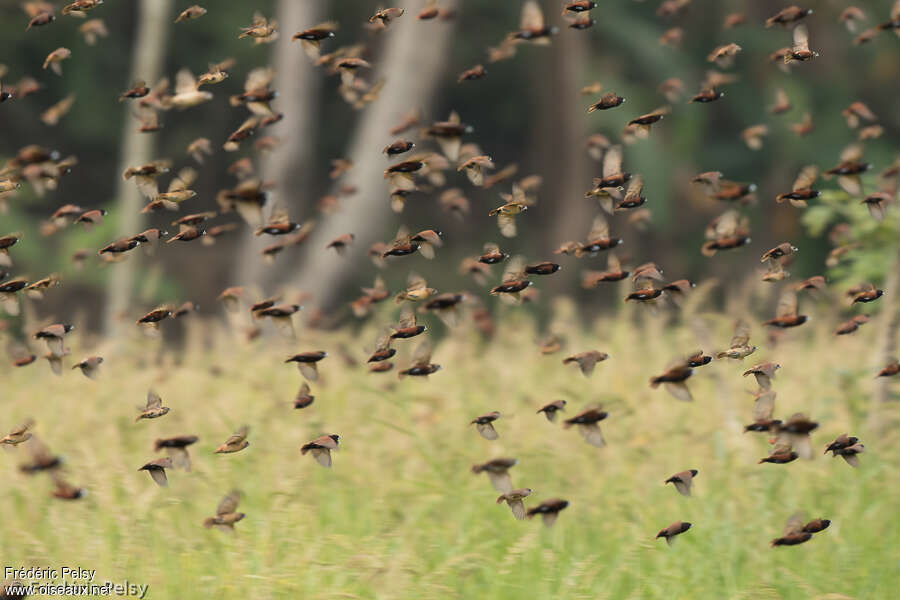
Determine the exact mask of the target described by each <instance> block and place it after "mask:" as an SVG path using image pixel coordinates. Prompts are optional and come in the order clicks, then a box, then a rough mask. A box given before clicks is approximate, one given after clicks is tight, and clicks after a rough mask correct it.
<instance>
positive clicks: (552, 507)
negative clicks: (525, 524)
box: [526, 498, 569, 527]
mask: <svg viewBox="0 0 900 600" xmlns="http://www.w3.org/2000/svg"><path fill="white" fill-rule="evenodd" d="M568 506H569V501H568V500H563V499H561V498H551V499H549V500H544V501H543V502H541V503H540V504H538V505H537V506H535V507H533V508H529V509H528V512H527V513H526V516H527V517H528V518H529V519H530V518H532V517H534V516H535V515H541V518H542V519H543V520H544V525H545V526H547V527H552V526H553V524H554V523H556V519H557V517H559V513H561V512H562V511H563V510H565V509H566V508H567V507H568Z"/></svg>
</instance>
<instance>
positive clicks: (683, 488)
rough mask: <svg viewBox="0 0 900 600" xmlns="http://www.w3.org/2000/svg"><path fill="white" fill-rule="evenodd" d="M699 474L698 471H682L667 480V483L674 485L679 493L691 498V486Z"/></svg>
mask: <svg viewBox="0 0 900 600" xmlns="http://www.w3.org/2000/svg"><path fill="white" fill-rule="evenodd" d="M697 473H698V471H697V469H689V470H687V471H680V472H678V473H675V474H674V475H672V476H671V477H669V478H668V479H666V481H665V482H666V483H671V484H673V485H674V486H675V489H676V490H678V493H679V494H681V495H682V496H690V495H691V485H692V484H693V481H694V477H696V476H697Z"/></svg>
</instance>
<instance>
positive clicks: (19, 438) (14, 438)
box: [0, 419, 34, 446]
mask: <svg viewBox="0 0 900 600" xmlns="http://www.w3.org/2000/svg"><path fill="white" fill-rule="evenodd" d="M32 427H34V421H33V420H31V419H29V420H27V421H25V422H24V423H22V424H21V425H17V426H16V427H13V428H12V429H11V430H10V432H9V433H8V434H6V435H5V436H3V437H2V438H0V444H6V445H9V446H18V445H19V444H21V443H22V442H27V441H28V440H30V439H31V437H32V435H33V434H32V433H31V432H30V431H29V430H30V429H31V428H32Z"/></svg>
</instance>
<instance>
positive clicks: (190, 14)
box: [175, 4, 206, 23]
mask: <svg viewBox="0 0 900 600" xmlns="http://www.w3.org/2000/svg"><path fill="white" fill-rule="evenodd" d="M205 14H206V9H205V8H203V7H202V6H198V5H196V4H194V5H193V6H189V7H187V8H186V9H184V10H183V11H181V13H179V15H178V17H176V19H175V22H176V23H181V22H182V21H191V20H193V19H199V18H200V17H202V16H203V15H205Z"/></svg>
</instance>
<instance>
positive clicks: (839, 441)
mask: <svg viewBox="0 0 900 600" xmlns="http://www.w3.org/2000/svg"><path fill="white" fill-rule="evenodd" d="M857 442H859V438H857V437H854V436H851V435H849V434H846V433H842V434H841V435H839V436H837V437H836V438H834V441H833V442H831V443H830V444H828V446H827V447H826V448H825V452H823V454H828V453H829V452H831V455H832V457H834V456H837V453H838V450H843V449H844V448H848V447H850V446H852V445H853V444H856V443H857Z"/></svg>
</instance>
